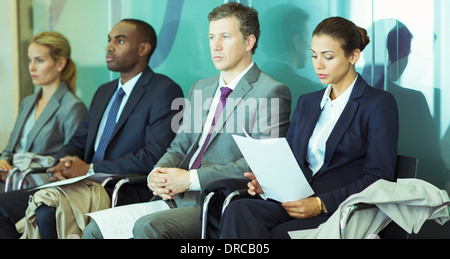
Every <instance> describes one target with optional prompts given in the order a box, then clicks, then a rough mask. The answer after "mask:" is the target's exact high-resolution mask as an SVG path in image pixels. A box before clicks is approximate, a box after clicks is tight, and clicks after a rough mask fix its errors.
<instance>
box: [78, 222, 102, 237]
mask: <svg viewBox="0 0 450 259" xmlns="http://www.w3.org/2000/svg"><path fill="white" fill-rule="evenodd" d="M83 239H103V235H102V232H101V231H100V228H99V227H98V225H97V223H96V222H95V221H94V220H93V221H91V222H90V223H89V224H88V225H87V226H86V227H85V228H84V230H83Z"/></svg>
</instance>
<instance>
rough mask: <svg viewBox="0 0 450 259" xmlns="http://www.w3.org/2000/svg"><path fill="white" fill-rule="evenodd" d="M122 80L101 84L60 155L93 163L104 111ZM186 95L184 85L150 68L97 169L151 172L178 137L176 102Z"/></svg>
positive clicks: (95, 166)
mask: <svg viewBox="0 0 450 259" xmlns="http://www.w3.org/2000/svg"><path fill="white" fill-rule="evenodd" d="M117 85H118V79H117V80H114V81H112V82H109V83H106V84H104V85H102V86H100V87H99V89H98V90H97V92H96V93H95V95H94V97H93V100H92V102H91V106H90V108H89V112H88V116H87V117H86V119H85V120H83V122H82V123H81V124H80V126H79V127H78V129H77V131H76V132H75V134H74V135H73V137H72V138H71V139H70V141H69V143H68V144H67V145H65V146H64V147H63V149H62V150H61V152H60V153H59V154H58V156H57V161H58V160H59V158H61V157H64V156H66V155H69V156H78V157H80V158H81V159H83V160H84V161H85V162H87V163H90V162H91V160H92V157H93V155H94V145H95V140H96V138H97V132H98V128H99V125H100V122H101V120H102V117H103V113H104V112H105V110H106V107H107V106H108V103H109V101H110V99H111V97H112V95H113V94H114V91H116V90H117ZM177 98H183V92H182V90H181V88H180V87H179V86H178V85H177V84H176V83H175V82H173V81H172V80H171V79H170V78H168V77H166V76H164V75H160V74H156V73H154V72H153V71H152V70H151V69H150V68H149V67H147V68H146V69H145V70H144V71H143V74H142V75H141V77H140V79H139V80H138V82H137V83H136V85H135V87H134V89H133V91H132V92H131V95H130V97H129V99H128V101H127V104H126V105H125V107H124V109H123V111H122V114H121V116H120V118H119V121H118V123H117V125H116V128H115V129H114V132H113V136H112V138H111V142H110V144H109V146H108V147H107V149H106V152H105V159H104V161H101V162H97V163H95V164H94V171H95V172H102V173H111V174H134V173H140V174H148V173H149V172H150V170H151V169H153V166H154V165H155V164H156V162H157V161H158V160H159V158H160V157H161V156H162V155H163V154H164V153H165V152H166V149H167V148H168V147H169V145H170V143H171V141H172V140H173V138H174V137H175V132H174V130H177V129H174V130H173V129H172V128H171V126H172V125H171V123H172V118H173V117H174V116H175V115H176V114H178V113H180V112H181V111H178V110H172V109H171V105H172V102H173V101H174V100H175V99H177Z"/></svg>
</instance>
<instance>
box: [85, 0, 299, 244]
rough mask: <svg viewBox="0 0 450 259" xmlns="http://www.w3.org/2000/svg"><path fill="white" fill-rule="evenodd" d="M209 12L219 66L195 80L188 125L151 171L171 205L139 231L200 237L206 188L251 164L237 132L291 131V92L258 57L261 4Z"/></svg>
mask: <svg viewBox="0 0 450 259" xmlns="http://www.w3.org/2000/svg"><path fill="white" fill-rule="evenodd" d="M208 19H209V21H210V32H209V37H210V48H211V56H212V60H213V62H214V65H215V66H216V68H217V69H218V70H220V71H221V73H220V75H215V76H212V77H209V78H206V79H203V80H200V81H198V82H196V83H195V84H194V85H193V86H192V88H191V90H190V93H189V100H188V101H187V105H186V107H185V109H184V112H183V124H182V125H181V127H180V130H179V132H178V133H177V136H176V137H175V139H174V141H173V142H172V144H171V146H170V148H169V149H168V150H167V152H166V153H165V154H164V155H163V157H162V158H161V159H160V160H159V162H158V163H157V164H156V166H155V168H154V169H153V171H152V172H151V173H150V175H149V177H148V179H149V180H148V181H149V187H150V188H151V189H152V190H153V193H154V195H157V196H159V197H161V198H162V199H163V200H165V201H166V202H167V203H168V204H169V207H170V208H171V209H170V210H165V211H160V212H156V213H153V214H150V215H147V216H144V217H142V218H140V219H139V220H138V221H137V222H136V223H135V226H134V231H133V232H134V233H133V234H134V238H200V235H201V221H200V213H201V212H200V211H201V209H200V206H199V205H200V202H201V200H200V197H201V192H202V191H203V190H204V188H205V187H206V186H207V185H208V184H210V183H212V182H214V181H216V180H220V179H226V178H243V177H244V176H243V174H244V172H247V171H249V170H250V168H249V166H248V165H247V163H246V161H245V160H244V158H243V157H242V154H241V152H240V151H239V149H238V147H237V145H236V143H235V142H234V140H233V137H232V135H244V131H243V129H245V131H246V132H249V134H250V135H251V136H252V137H253V138H257V139H259V138H269V137H282V136H284V135H285V134H286V131H287V128H288V125H289V116H290V106H291V95H290V91H289V89H288V88H287V87H286V86H284V85H283V84H281V83H279V82H277V81H275V80H273V79H272V78H270V77H269V76H268V75H266V74H265V73H263V72H261V70H259V68H258V67H257V66H256V64H254V62H253V54H254V52H255V49H256V47H257V43H258V38H259V35H260V31H259V21H258V13H257V11H256V10H254V9H253V8H250V7H245V6H243V5H241V4H238V3H228V4H225V5H222V6H220V7H218V8H216V9H214V11H213V12H212V13H210V14H209V17H208ZM112 213H114V212H112ZM92 237H94V238H95V237H97V238H98V237H100V238H101V233H100V231H99V229H98V227H97V225H96V224H95V223H91V224H90V225H88V227H87V228H86V229H85V231H84V238H92Z"/></svg>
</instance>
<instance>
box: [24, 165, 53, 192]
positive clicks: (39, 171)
mask: <svg viewBox="0 0 450 259" xmlns="http://www.w3.org/2000/svg"><path fill="white" fill-rule="evenodd" d="M48 168H49V167H37V168H30V169H27V170H25V171H24V172H23V173H22V174H21V175H20V178H19V181H18V183H17V190H22V188H23V185H24V183H25V180H26V178H27V177H28V176H30V175H31V174H47V169H48Z"/></svg>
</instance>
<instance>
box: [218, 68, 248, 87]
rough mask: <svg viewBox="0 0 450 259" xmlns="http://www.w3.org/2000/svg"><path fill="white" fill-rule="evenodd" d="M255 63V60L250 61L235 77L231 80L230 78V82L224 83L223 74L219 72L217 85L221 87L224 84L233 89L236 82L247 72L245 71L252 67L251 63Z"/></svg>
mask: <svg viewBox="0 0 450 259" xmlns="http://www.w3.org/2000/svg"><path fill="white" fill-rule="evenodd" d="M254 64H255V62H252V63H251V64H250V65H249V66H248V67H247V68H246V69H245V70H244V71H242V72H241V73H240V74H239V75H238V76H237V77H236V78H234V79H233V80H231V82H229V83H228V85H226V84H225V81H224V80H223V76H222V73H220V81H219V86H220V87H223V86H226V87H228V88H230V89H232V90H234V89H235V88H236V86H237V84H238V83H239V81H241V79H242V78H243V77H244V75H245V74H247V72H248V71H249V70H250V69H251V68H252V67H253V65H254ZM220 87H219V88H220Z"/></svg>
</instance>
